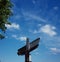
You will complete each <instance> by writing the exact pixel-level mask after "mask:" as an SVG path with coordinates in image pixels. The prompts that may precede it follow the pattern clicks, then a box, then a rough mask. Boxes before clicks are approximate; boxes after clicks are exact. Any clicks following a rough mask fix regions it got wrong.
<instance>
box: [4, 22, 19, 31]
mask: <svg viewBox="0 0 60 62" xmlns="http://www.w3.org/2000/svg"><path fill="white" fill-rule="evenodd" d="M5 26H6V27H7V29H17V30H19V29H20V26H19V24H16V23H12V24H11V25H8V24H6V25H5Z"/></svg>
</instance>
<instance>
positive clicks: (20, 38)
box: [18, 37, 26, 41]
mask: <svg viewBox="0 0 60 62" xmlns="http://www.w3.org/2000/svg"><path fill="white" fill-rule="evenodd" d="M18 39H19V40H21V41H26V37H19V38H18Z"/></svg>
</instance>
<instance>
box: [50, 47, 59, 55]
mask: <svg viewBox="0 0 60 62" xmlns="http://www.w3.org/2000/svg"><path fill="white" fill-rule="evenodd" d="M50 50H51V51H52V52H53V53H54V54H57V53H60V49H58V48H50Z"/></svg>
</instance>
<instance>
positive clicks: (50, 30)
mask: <svg viewBox="0 0 60 62" xmlns="http://www.w3.org/2000/svg"><path fill="white" fill-rule="evenodd" d="M55 29H56V28H55V27H54V26H51V25H45V26H42V27H41V29H40V31H41V32H43V33H46V34H49V35H50V36H54V35H56V34H57V33H56V32H55V31H54V30H55Z"/></svg>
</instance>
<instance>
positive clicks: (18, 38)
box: [12, 35, 27, 41]
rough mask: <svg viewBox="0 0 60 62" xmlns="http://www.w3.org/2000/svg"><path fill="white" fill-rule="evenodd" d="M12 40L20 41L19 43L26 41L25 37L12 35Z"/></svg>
mask: <svg viewBox="0 0 60 62" xmlns="http://www.w3.org/2000/svg"><path fill="white" fill-rule="evenodd" d="M12 37H13V38H15V39H16V40H20V41H26V38H27V37H26V36H20V37H18V36H17V35H12Z"/></svg>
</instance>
